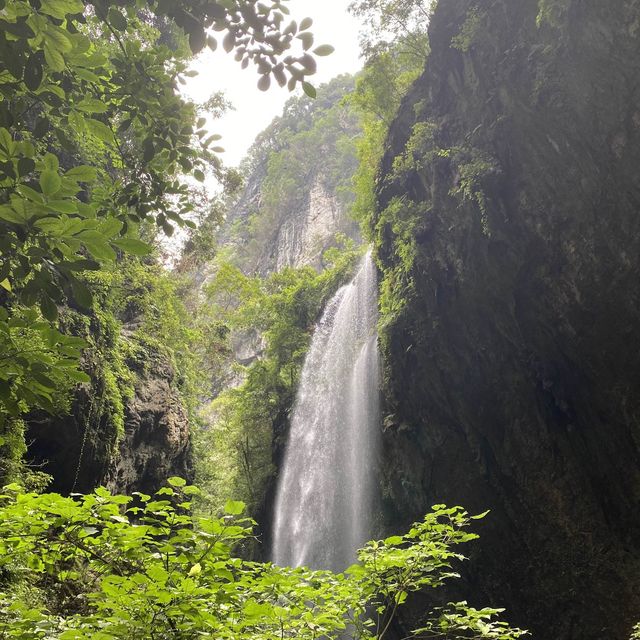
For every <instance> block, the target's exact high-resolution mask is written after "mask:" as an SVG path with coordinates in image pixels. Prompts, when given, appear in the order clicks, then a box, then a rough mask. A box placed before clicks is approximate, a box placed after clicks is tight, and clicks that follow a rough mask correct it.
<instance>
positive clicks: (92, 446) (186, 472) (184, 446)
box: [27, 352, 193, 494]
mask: <svg viewBox="0 0 640 640" xmlns="http://www.w3.org/2000/svg"><path fill="white" fill-rule="evenodd" d="M147 355H148V357H147V358H146V359H145V362H144V366H140V364H139V363H136V362H129V363H128V364H129V366H130V368H131V371H132V372H133V374H134V377H133V388H132V390H131V393H130V396H129V397H128V398H127V399H126V400H125V405H124V407H123V408H124V415H123V425H122V426H123V433H121V434H118V433H115V432H114V428H113V425H112V424H111V422H110V413H109V410H108V408H107V407H105V406H102V407H101V406H100V405H104V404H105V397H104V393H103V391H104V390H101V389H100V382H99V377H98V376H96V375H95V374H94V375H92V377H93V382H92V385H91V386H88V385H82V386H81V387H79V388H78V389H77V391H76V393H75V395H74V398H73V401H72V407H71V411H70V413H69V414H68V415H65V416H61V417H54V418H52V417H50V416H34V417H32V418H31V419H30V420H29V421H28V426H29V430H28V440H29V445H30V446H29V450H28V456H27V457H28V462H29V463H30V464H31V465H32V466H33V467H34V468H37V469H41V470H43V471H45V472H47V473H49V474H50V475H51V476H52V478H53V480H52V485H51V490H53V491H57V492H60V493H63V494H68V493H70V492H74V491H75V492H86V491H91V490H92V489H93V488H95V487H96V486H99V485H103V486H106V487H107V488H109V489H110V490H112V491H114V492H120V493H127V494H131V492H133V491H142V492H145V493H153V492H154V491H157V490H158V489H159V488H160V487H161V486H163V485H164V483H165V481H166V479H167V478H168V477H171V476H174V475H178V476H181V477H184V478H187V479H190V480H191V479H192V478H193V470H192V461H191V444H190V434H189V419H188V416H187V413H186V410H185V408H184V404H183V401H182V398H181V396H180V393H179V392H178V390H177V387H176V382H175V372H174V368H173V366H172V364H171V363H170V362H169V360H168V358H167V357H166V356H165V355H162V354H160V353H150V352H149V353H148V354H147ZM90 372H91V371H90ZM105 409H106V410H105Z"/></svg>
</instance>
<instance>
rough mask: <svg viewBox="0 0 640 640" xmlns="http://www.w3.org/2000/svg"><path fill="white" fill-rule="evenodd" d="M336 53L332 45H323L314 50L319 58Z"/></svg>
mask: <svg viewBox="0 0 640 640" xmlns="http://www.w3.org/2000/svg"><path fill="white" fill-rule="evenodd" d="M334 51H335V49H334V48H333V47H332V46H331V45H330V44H321V45H320V46H319V47H316V48H315V49H314V50H313V53H314V54H315V55H317V56H328V55H330V54H332V53H333V52H334Z"/></svg>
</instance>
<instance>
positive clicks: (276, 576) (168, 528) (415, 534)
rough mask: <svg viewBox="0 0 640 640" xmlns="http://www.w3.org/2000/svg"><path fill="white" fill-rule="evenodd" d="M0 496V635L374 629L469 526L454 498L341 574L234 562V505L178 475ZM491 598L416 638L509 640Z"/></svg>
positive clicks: (425, 584) (240, 539) (238, 507)
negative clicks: (142, 489)
mask: <svg viewBox="0 0 640 640" xmlns="http://www.w3.org/2000/svg"><path fill="white" fill-rule="evenodd" d="M3 493H4V495H3V496H2V498H1V501H2V503H1V504H2V506H1V507H0V567H1V569H2V572H3V592H2V593H0V634H1V635H2V637H4V638H16V639H20V640H28V639H35V638H49V639H51V640H72V639H74V640H80V639H83V638H92V639H94V640H95V639H101V638H104V639H107V638H125V637H134V638H140V639H141V640H143V639H145V638H148V639H150V640H151V639H153V640H159V639H162V638H167V639H168V638H195V637H204V636H207V637H216V638H229V639H231V638H233V639H234V640H243V639H247V640H249V639H251V640H261V639H262V640H276V639H282V638H292V637H296V638H300V639H302V640H305V639H306V640H312V639H314V640H315V639H317V638H319V637H326V638H337V637H339V636H340V634H342V633H344V631H345V630H346V629H348V630H349V633H350V634H352V637H354V638H355V639H362V640H365V639H366V640H373V639H377V640H382V639H383V638H384V637H385V636H386V635H387V632H388V629H389V628H390V625H391V623H392V621H393V619H394V618H395V616H396V614H397V611H398V608H399V607H401V606H402V604H403V603H404V602H405V600H406V598H407V596H408V595H409V594H410V593H412V592H414V591H416V590H418V589H425V588H434V589H435V588H438V587H439V586H441V585H442V584H443V583H444V582H446V581H447V580H449V579H452V578H455V577H456V576H457V574H456V573H455V572H454V571H453V562H455V561H458V560H461V559H462V558H463V556H462V555H461V554H460V553H459V552H458V551H457V546H458V545H460V544H462V543H465V542H467V541H469V540H472V539H473V538H475V537H476V536H475V535H474V534H471V533H468V532H467V531H466V528H467V527H468V525H469V523H470V517H469V516H468V514H467V513H466V512H464V511H463V510H462V509H460V508H453V509H447V508H445V507H442V506H437V507H434V509H433V511H432V512H431V513H429V514H427V516H426V517H425V519H424V521H423V522H420V523H416V524H415V525H414V526H413V528H412V529H411V530H410V531H409V533H408V534H406V535H405V536H393V537H391V538H387V539H386V540H383V541H376V542H371V543H369V544H368V545H366V546H365V548H364V549H363V550H361V551H360V553H359V563H358V564H356V565H354V566H352V567H350V568H349V569H348V570H347V571H346V572H345V573H343V574H333V573H331V572H328V571H309V570H307V569H304V568H299V569H289V568H280V567H276V566H274V565H272V564H269V563H267V564H261V563H255V562H247V561H244V560H242V559H240V558H238V557H234V555H233V554H232V551H233V550H234V549H236V548H238V546H239V545H242V544H245V543H246V542H247V541H248V539H249V538H250V536H251V525H252V521H250V520H248V519H246V518H242V517H240V516H241V513H242V511H243V509H244V505H243V503H241V502H233V501H228V502H227V503H226V505H225V515H223V516H222V517H215V518H204V517H200V516H197V515H195V514H194V512H193V509H192V506H191V501H192V499H193V497H194V496H196V495H197V493H198V490H197V489H196V488H194V487H191V486H187V485H186V483H185V481H184V480H182V479H181V478H170V479H169V486H167V487H165V488H163V489H161V490H160V491H159V492H158V493H157V494H156V495H155V496H154V497H151V496H148V495H142V494H136V495H135V496H134V497H133V498H131V497H124V496H114V495H111V494H110V493H109V492H108V491H106V490H105V489H97V490H96V491H95V492H94V493H92V494H89V495H84V496H77V497H76V498H63V497H61V496H59V495H57V494H47V495H36V494H33V493H32V494H25V493H23V492H22V491H21V490H20V487H18V486H17V485H13V486H8V487H5V488H4V492H3ZM500 611H501V610H499V609H483V610H476V609H473V608H472V607H468V606H467V605H466V604H465V603H456V604H452V605H449V606H448V607H446V608H444V609H442V610H435V611H433V612H431V613H430V614H428V615H427V616H426V617H425V621H424V623H423V624H424V625H425V626H423V627H422V628H420V629H418V630H416V631H415V632H414V634H413V637H416V638H426V637H429V638H442V639H444V638H494V639H496V640H512V639H516V638H519V637H521V636H522V635H524V632H522V631H520V630H517V629H511V628H509V627H508V626H507V625H506V624H504V623H501V622H496V621H493V620H492V618H493V616H494V615H495V614H497V613H499V612H500Z"/></svg>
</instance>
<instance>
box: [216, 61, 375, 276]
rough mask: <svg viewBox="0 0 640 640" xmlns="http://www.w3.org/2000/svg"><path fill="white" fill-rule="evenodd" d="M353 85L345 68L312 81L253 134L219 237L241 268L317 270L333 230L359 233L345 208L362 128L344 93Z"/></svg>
mask: <svg viewBox="0 0 640 640" xmlns="http://www.w3.org/2000/svg"><path fill="white" fill-rule="evenodd" d="M354 85H355V79H354V78H353V77H352V76H350V75H346V74H345V75H341V76H338V77H336V78H334V79H333V80H332V81H331V82H329V83H327V84H325V85H322V86H320V87H318V95H317V98H316V99H315V100H311V99H309V98H308V97H302V98H292V99H291V100H289V101H288V102H287V104H286V105H285V108H284V110H283V112H282V114H281V115H280V116H279V117H277V118H275V119H274V120H273V122H272V123H271V124H270V125H269V127H267V129H265V130H264V131H263V132H262V133H261V134H260V135H259V136H258V137H257V138H256V141H255V143H254V145H253V146H252V148H251V150H250V152H249V155H248V156H247V158H246V159H245V163H244V169H245V172H246V174H247V181H246V185H245V187H244V189H243V191H242V193H241V194H240V196H239V198H238V200H237V202H235V204H234V205H233V206H232V207H231V208H230V210H229V211H228V213H227V216H226V224H225V225H224V228H223V229H222V232H221V234H220V237H219V243H220V245H221V246H224V247H225V248H226V249H227V250H228V251H229V250H230V253H231V254H232V255H233V258H234V260H235V261H236V262H237V263H238V264H239V265H241V266H242V268H243V270H244V271H245V272H251V273H258V274H260V275H263V276H264V275H268V274H270V273H273V272H274V271H279V270H281V269H283V268H285V267H301V266H312V267H314V268H315V269H317V270H321V269H322V267H323V265H322V261H321V256H322V253H323V251H324V250H326V249H328V248H329V247H332V246H336V235H337V234H343V235H346V236H347V237H349V238H352V239H354V240H356V241H358V240H359V228H358V225H357V223H356V222H355V221H353V220H352V219H351V218H350V216H349V212H348V210H349V207H350V205H351V203H352V201H353V198H354V193H353V184H352V177H353V175H354V173H355V171H356V169H357V166H358V159H357V157H356V147H355V144H354V140H355V139H356V138H357V137H358V136H359V135H361V133H362V131H361V124H360V119H359V116H358V115H357V113H356V112H355V109H354V108H353V107H352V106H350V105H349V104H348V103H345V101H344V100H343V98H344V97H345V96H346V95H347V94H349V93H350V92H351V91H353V89H354Z"/></svg>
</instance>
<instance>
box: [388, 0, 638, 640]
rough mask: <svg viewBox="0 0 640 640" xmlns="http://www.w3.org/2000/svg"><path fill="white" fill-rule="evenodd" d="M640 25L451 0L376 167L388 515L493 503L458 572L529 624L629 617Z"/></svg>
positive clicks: (595, 15)
mask: <svg viewBox="0 0 640 640" xmlns="http://www.w3.org/2000/svg"><path fill="white" fill-rule="evenodd" d="M639 36H640V3H638V2H633V1H623V0H610V1H609V2H606V3H603V2H601V0H580V1H578V0H553V1H552V0H543V1H541V2H538V0H502V1H500V0H498V1H495V0H492V1H489V0H474V1H471V0H441V2H440V3H439V5H438V8H437V10H436V13H435V15H434V17H433V19H432V22H431V26H430V42H431V51H432V53H431V55H430V58H429V60H428V62H427V66H426V69H425V72H424V75H423V76H422V78H421V79H419V81H418V82H417V83H416V85H415V86H414V88H413V90H412V92H411V93H410V95H409V96H408V97H407V99H405V101H404V103H403V106H402V108H401V110H400V113H399V115H398V118H397V121H396V123H395V125H394V126H393V127H392V131H391V134H390V137H389V141H388V144H389V149H388V152H387V154H386V157H385V160H384V166H383V172H382V178H381V180H380V183H379V184H380V188H379V192H378V202H379V212H378V214H377V222H378V225H379V227H378V228H379V235H378V238H377V242H378V258H379V260H380V265H381V268H382V272H383V277H384V282H383V286H382V290H383V299H382V307H383V314H384V316H383V323H384V326H385V329H384V331H383V335H382V342H383V348H384V351H385V359H386V372H385V374H386V394H387V409H388V416H387V419H386V429H385V438H386V447H385V448H384V450H385V460H384V468H385V475H386V479H385V482H386V487H385V488H386V491H387V495H388V497H389V499H388V501H387V503H386V509H387V516H388V518H389V522H390V523H392V526H393V528H395V529H397V528H398V527H402V526H405V525H406V524H407V523H408V522H410V521H411V520H413V519H415V518H418V517H420V515H421V514H422V513H423V512H424V511H425V510H427V509H428V508H429V506H430V505H431V504H433V503H439V502H446V503H449V504H462V505H464V506H465V507H467V508H468V509H469V510H470V511H472V512H480V511H484V510H485V509H491V513H490V515H489V516H488V517H487V518H486V519H485V520H483V521H482V522H480V523H479V524H478V527H477V530H478V532H479V533H480V535H481V539H480V541H479V542H477V543H474V546H472V548H470V549H469V550H468V551H469V552H470V553H471V556H472V560H471V562H470V563H468V566H467V567H466V574H465V579H466V587H467V589H466V591H467V593H472V594H474V597H473V599H472V600H473V603H475V604H486V603H487V602H488V603H491V604H493V605H501V606H505V607H507V609H508V613H507V618H508V619H509V620H510V621H511V622H512V623H515V624H517V625H519V626H522V627H525V628H529V629H530V630H531V631H532V632H533V637H534V638H536V639H537V640H596V639H597V640H602V639H603V638H607V639H610V640H622V639H623V638H628V636H629V632H630V628H631V626H632V624H633V623H634V622H636V621H637V619H638V618H640V590H639V589H638V585H639V584H640V511H639V509H638V506H639V501H640V450H639V444H640V426H639V425H640V333H638V326H640V278H638V273H640V215H639V212H640V171H639V169H638V167H640V84H639V82H638V78H640V37H639ZM397 158H399V160H397ZM394 159H396V160H395V162H394ZM398 221H400V223H401V224H400V223H399V222H398ZM407 228H408V229H409V230H410V232H409V233H404V232H403V229H407Z"/></svg>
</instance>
